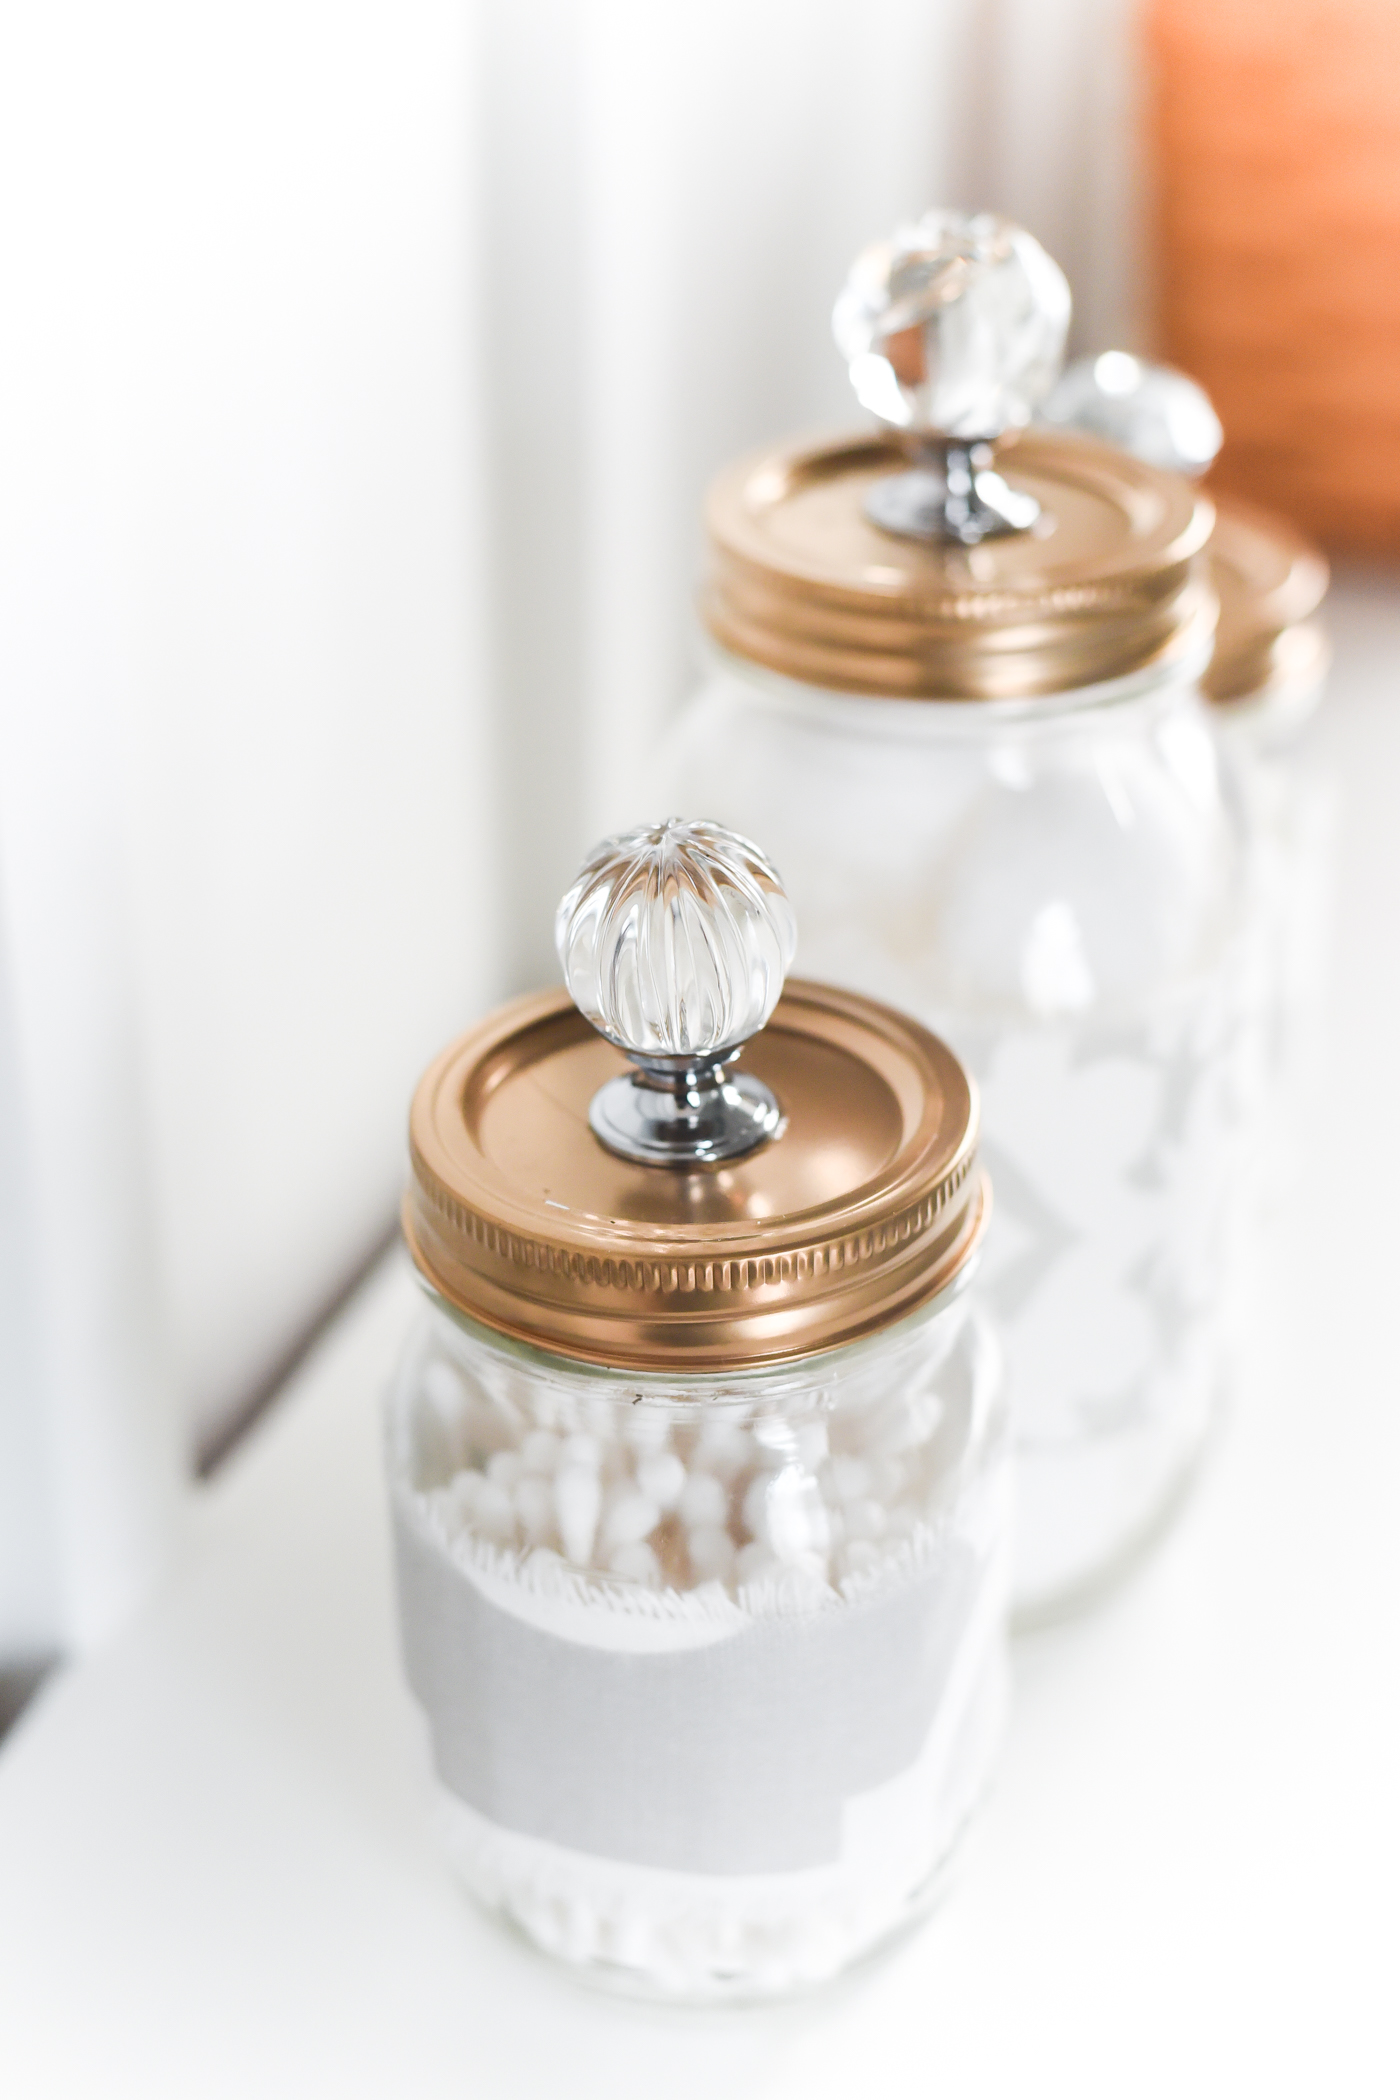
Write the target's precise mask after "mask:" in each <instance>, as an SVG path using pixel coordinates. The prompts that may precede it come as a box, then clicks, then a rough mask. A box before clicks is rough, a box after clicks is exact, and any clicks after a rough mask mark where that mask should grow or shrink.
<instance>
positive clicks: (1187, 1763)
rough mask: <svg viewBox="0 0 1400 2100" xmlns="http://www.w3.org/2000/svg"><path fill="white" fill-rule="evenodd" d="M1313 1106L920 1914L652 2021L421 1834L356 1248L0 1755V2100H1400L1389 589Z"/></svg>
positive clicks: (1359, 666)
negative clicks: (1100, 1589) (492, 1908)
mask: <svg viewBox="0 0 1400 2100" xmlns="http://www.w3.org/2000/svg"><path fill="white" fill-rule="evenodd" d="M1333 628H1334V632H1335V634H1336V637H1337V641H1338V665H1337V671H1336V675H1335V679H1334V685H1333V692H1332V695H1331V698H1330V700H1329V703H1328V706H1327V708H1326V709H1325V711H1324V713H1323V715H1322V717H1321V718H1320V720H1319V722H1318V724H1317V726H1316V729H1315V731H1314V732H1313V737H1312V742H1311V746H1310V748H1311V749H1312V750H1313V752H1314V753H1315V754H1316V757H1317V760H1318V762H1319V763H1328V764H1330V765H1332V766H1333V767H1334V768H1335V770H1336V773H1337V775H1338V777H1339V780H1340V784H1341V788H1342V795H1343V801H1342V822H1341V824H1340V826H1339V854H1338V871H1337V878H1338V879H1337V902H1338V922H1337V936H1336V940H1335V944H1334V980H1333V999H1332V1007H1331V1015H1330V1024H1329V1040H1328V1049H1327V1065H1326V1072H1325V1088H1324V1087H1323V1086H1321V1085H1320V1086H1319V1088H1318V1091H1317V1095H1316V1099H1315V1101H1314V1103H1313V1104H1312V1109H1311V1115H1310V1135H1309V1138H1308V1141H1307V1142H1306V1143H1305V1144H1304V1146H1303V1147H1302V1156H1303V1167H1302V1171H1301V1173H1300V1175H1299V1178H1298V1181H1297V1183H1296V1185H1295V1187H1294V1189H1293V1191H1292V1192H1291V1194H1290V1196H1289V1198H1288V1200H1287V1203H1286V1205H1285V1206H1284V1207H1283V1209H1282V1210H1281V1211H1280V1212H1279V1213H1278V1214H1277V1215H1276V1216H1275V1218H1274V1219H1273V1221H1272V1223H1271V1226H1270V1228H1269V1232H1268V1238H1267V1244H1266V1246H1265V1249H1264V1262H1263V1268H1264V1277H1263V1287H1262V1292H1261V1304H1260V1307H1259V1317H1258V1319H1257V1321H1256V1333H1255V1341H1254V1347H1253V1351H1252V1357H1251V1363H1250V1368H1249V1373H1248V1377H1247V1380H1246V1381H1245V1385H1244V1388H1243V1390H1242V1391H1241V1393H1240V1396H1239V1399H1238V1402H1237V1405H1236V1407H1235V1410H1234V1413H1233V1417H1232V1419H1231V1420H1230V1421H1229V1422H1228V1423H1227V1424H1226V1426H1225V1429H1224V1431H1223V1434H1222V1437H1221V1439H1220V1444H1219V1449H1218V1451H1217V1453H1216V1457H1215V1462H1214V1464H1213V1467H1212V1469H1211V1470H1210V1471H1209V1473H1208V1474H1207V1476H1206V1478H1205V1479H1204V1481H1203V1483H1202V1485H1201V1487H1200V1489H1199V1490H1198V1492H1197V1494H1196V1496H1195V1499H1194V1501H1193V1502H1192V1504H1191V1505H1190V1507H1189V1508H1188V1510H1187V1511H1186V1513H1185V1516H1184V1517H1183V1520H1182V1522H1181V1523H1180V1525H1179V1527H1178V1528H1177V1530H1176V1532H1175V1533H1174V1534H1173V1536H1172V1537H1171V1538H1170V1540H1169V1541H1168V1542H1167V1543H1166V1545H1165V1546H1164V1547H1163V1548H1162V1549H1161V1551H1160V1552H1159V1553H1158V1555H1157V1557H1156V1558H1155V1560H1153V1561H1152V1562H1151V1563H1150V1564H1149V1565H1148V1566H1147V1567H1146V1568H1144V1569H1142V1570H1141V1571H1140V1572H1139V1573H1138V1575H1137V1576H1136V1578H1135V1579H1134V1580H1133V1581H1132V1582H1131V1584H1130V1585H1129V1586H1127V1587H1126V1588H1124V1589H1122V1590H1121V1591H1120V1592H1119V1593H1118V1594H1117V1595H1116V1596H1114V1597H1113V1598H1111V1599H1110V1600H1108V1601H1107V1602H1105V1603H1104V1604H1103V1605H1101V1606H1100V1607H1099V1609H1098V1610H1097V1612H1096V1613H1095V1614H1094V1615H1093V1616H1091V1617H1088V1618H1085V1619H1084V1620H1082V1621H1081V1622H1079V1623H1077V1624H1075V1625H1073V1626H1071V1627H1066V1628H1062V1629H1060V1630H1058V1631H1055V1632H1053V1633H1043V1634H1039V1635H1037V1636H1034V1637H1031V1638H1027V1639H1025V1640H1023V1641H1022V1642H1021V1643H1019V1644H1018V1649H1017V1655H1016V1675H1017V1694H1018V1697H1017V1706H1016V1711H1015V1715H1014V1719H1013V1727H1012V1732H1011V1737H1010V1741H1009V1743H1008V1746H1007V1750H1006V1755H1005V1758H1004V1761H1003V1765H1002V1769H1001V1774H1000V1779H999V1782H998V1785H997V1789H996V1792H995V1795H994V1797H993V1799H992V1801H991V1803H990V1805H989V1807H988V1809H987V1812H986V1814H985V1817H984V1819H983V1823H982V1826H981V1829H980V1833H979V1835H978V1838H977V1840H976V1841H975V1843H974V1844H973V1846H972V1847H971V1849H970V1851H969V1852H968V1854H967V1856H966V1859H965V1861H964V1864H963V1869H962V1873H961V1876H960V1879H959V1882H958V1885H957V1886H956V1887H955V1889H954V1891H953V1893H952V1896H951V1898H950V1900H949V1901H948V1903H947V1904H946V1905H945V1907H944V1908H943V1910H942V1911H941V1912H940V1913H939V1914H938V1915H937V1916H936V1917H935V1918H934V1919H933V1920H932V1921H931V1923H930V1924H929V1925H928V1926H927V1927H926V1928H925V1929H924V1930H923V1931H922V1932H921V1933H919V1934H918V1935H916V1936H915V1937H914V1938H912V1939H911V1940H909V1941H907V1942H906V1943H905V1944H903V1945H902V1946H901V1947H899V1948H898V1949H897V1950H896V1951H895V1952H894V1953H893V1954H891V1955H888V1956H886V1957H885V1958H883V1959H882V1960H880V1961H878V1962H876V1963H874V1964H872V1965H871V1966H870V1967H868V1968H867V1969H866V1970H865V1971H863V1972H862V1973H860V1974H859V1975H858V1976H857V1977H855V1978H853V1979H851V1980H850V1981H848V1982H847V1983H845V1984H843V1985H842V1986H840V1987H839V1988H837V1989H836V1990H834V1991H832V1992H829V1993H827V1994H826V1995H824V1996H821V1997H818V1998H814V1999H810V2000H807V2001H804V2002H799V2003H797V2004H793V2005H789V2006H785V2007H781V2008H778V2009H774V2010H767V2011H760V2012H744V2013H738V2012H726V2013H713V2012H712V2013H703V2014H677V2013H671V2012H665V2011H659V2010H658V2011H652V2010H649V2009H643V2008H639V2007H636V2006H633V2005H631V2004H627V2003H624V2002H621V2001H615V2000H612V1999H609V1998H606V1997H603V1996H600V1995H596V1994H594V1993H592V1992H590V1991H589V1990H587V1989H585V1988H584V1987H582V1986H580V1985H578V1984H576V1983H574V1982H573V1981H571V1980H570V1979H569V1978H568V1977H566V1976H563V1975H560V1974H558V1973H556V1972H555V1971H554V1970H553V1969H552V1968H551V1967H550V1966H549V1965H548V1964H546V1963H545V1962H543V1961H542V1960H540V1959H538V1958H537V1957H535V1956H534V1955H532V1954H531V1953H529V1952H528V1951H527V1950H526V1949H525V1948H523V1947H522V1946H521V1945H519V1944H518V1943H517V1942H516V1941H515V1940H513V1939H512V1938H510V1937H509V1936H507V1935H506V1934H505V1933H504V1932H502V1931H500V1930H498V1929H497V1928H496V1927H495V1926H494V1925H492V1924H490V1923H488V1922H487V1921H486V1920H484V1919H482V1918H481V1917H479V1916H478V1915H477V1914H476V1913H475V1912H474V1911H473V1910H472V1909H471V1908H470V1907H469V1905H468V1904H467V1903H466V1902H465V1900H463V1899H462V1898H460V1897H459V1896H458V1895H457V1894H456V1892H455V1890H454V1888H453V1887H452V1885H451V1884H450V1883H449V1882H448V1880H447V1878H446V1875H445V1872H444V1871H443V1869H442V1867H441V1866H440V1865H439V1862H438V1858H437V1855H436V1852H435V1850H434V1845H433V1839H432V1832H431V1828H430V1824H429V1819H428V1803H427V1784H426V1781H427V1756H426V1748H425V1742H424V1736H423V1731H422V1728H421V1725H420V1722H419V1719H418V1716H417V1713H416V1710H415V1709H414V1707H413V1705H412V1703H411V1701H410V1700H409V1697H408V1695H407V1693H406V1692H405V1690H404V1688H403V1685H402V1683H401V1680H400V1677H399V1672H398V1667H397V1662H396V1657H395V1651H394V1637H393V1626H392V1620H391V1596H390V1583H389V1566H388V1541H387V1527H386V1521H385V1511H384V1506H383V1498H382V1493H381V1487H380V1477H379V1453H378V1424H377V1403H378V1397H379V1393H380V1390H381V1387H382V1383H383V1380H384V1378H385V1376H386V1374H387V1370H388V1366H389V1364H390V1362H391V1360H392V1357H393V1355H394V1352H395V1350H396V1348H397V1345H398V1341H399V1338H400V1335H401V1333H402V1330H403V1327H404V1324H405V1322H406V1319H407V1316H408V1313H409V1309H410V1305H411V1302H412V1297H413V1291H412V1286H411V1283H410V1281H409V1277H408V1274H407V1270H406V1266H405V1264H404V1263H403V1261H402V1260H401V1259H400V1258H398V1257H394V1258H392V1259H391V1260H390V1261H388V1262H387V1263H386V1264H385V1265H384V1266H383V1267H382V1268H381V1270H380V1271H379V1272H378V1273H377V1274H376V1275H375V1276H374V1277H373V1279H372V1280H371V1282H370V1283H369V1284H368V1286H367V1287H366V1288H365V1289H364V1291H363V1292H362V1293H361V1294H360V1296H359V1298H358V1299H357V1301H356V1302H355V1303H354V1304H353V1305H352V1306H351V1307H350V1309H349V1310H348V1311H347V1313H346V1314H345V1315H344V1316H343V1317H342V1318H341V1320H340V1321H339V1323H338V1325H337V1327H336V1328H335V1330H334V1331H333V1332H332V1333H331V1334H330V1335H329V1337H328V1338H327V1339H326V1340H325V1342H324V1343H323V1344H322V1345H321V1346H320V1347H319V1349H318V1350H317V1352H316V1354H315V1356H314V1358H313V1359H312V1361H311V1362H310V1363H309V1364H308V1366H307V1367H306V1368H305V1369H304V1370H303V1372H302V1373H301V1374H300V1375H299V1376H298V1377H297V1378H296V1379H295V1380H294V1381H293V1383H292V1385H291V1387H290V1388H289V1390H288V1391H287V1393H286V1395H285V1397H284V1398H283V1399H282V1401H281V1402H280V1403H279V1405H278V1406H277V1408H276V1409H275V1410H274V1411H273V1412H272V1413H271V1414H270V1415H269V1416H268V1417H267V1418H266V1419H265V1420H264V1421H263V1423H262V1424H261V1426H260V1427H259V1428H258V1430H257V1431H256V1432H255V1434H254V1435H253V1436H252V1437H251V1438H250V1439H249V1441H248V1443H247V1444H246V1445H245V1446H244V1447H243V1448H242V1449H241V1450H240V1451H239V1452H238V1453H237V1454H236V1455H235V1457H234V1458H233V1459H232V1460H231V1461H230V1463H229V1464H228V1466H227V1467H226V1468H225V1470H224V1471H223V1472H222V1474H221V1475H220V1476H219V1478H218V1479H217V1481H216V1482H215V1484H214V1485H213V1486H212V1487H211V1488H209V1489H208V1490H207V1491H205V1492H204V1493H203V1494H202V1495H201V1497H200V1504H199V1507H198V1509H197V1512H196V1516H195V1519H194V1522H193V1524H192V1527H191V1536H190V1538H189V1541H188V1545H187V1550H186V1552H185V1554H184V1557H183V1560H182V1563H181V1565H180V1567H179V1569H178V1570H177V1572H176V1574H175V1576H174V1578H173V1579H172V1580H171V1581H170V1583H169V1585H168V1587H167V1589H166V1590H165V1592H164V1593H163V1594H161V1595H159V1596H158V1597H157V1598H155V1599H154V1600H153V1601H152V1602H151V1603H150V1605H149V1606H148V1607H147V1608H146V1609H145V1611H144V1612H143V1613H142V1615H141V1616H140V1618H139V1619H138V1620H137V1621H136V1622H135V1623H134V1624H132V1625H130V1626H129V1627H128V1629H127V1630H126V1631H125V1633H124V1634H122V1635H121V1636H120V1637H119V1638H118V1639H116V1640H114V1641H113V1642H112V1643H111V1644H110V1645H109V1646H108V1647H107V1648H105V1649H104V1650H103V1651H102V1652H101V1653H99V1654H98V1655H96V1656H94V1657H93V1658H91V1659H90V1660H88V1661H85V1662H84V1663H82V1664H81V1665H79V1666H76V1667H72V1668H69V1669H67V1670H66V1671H64V1672H61V1673H59V1674H58V1675H57V1676H56V1677H55V1678H54V1679H53V1680H52V1681H51V1683H50V1685H49V1686H48V1688H47V1689H46V1690H45V1692H44V1693H43V1694H42V1695H41V1696H40V1698H39V1699H38V1700H37V1701H36V1702H35V1704H34V1705H33V1706H32V1707H31V1709H30V1710H29V1712H28V1713H27V1714H26V1716H25V1718H24V1719H23V1721H22V1722H21V1723H20V1725H19V1726H18V1727H17V1728H16V1729H15V1730H14V1731H13V1733H12V1734H11V1736H10V1737H9V1738H8V1739H7V1740H6V1742H5V1744H4V1746H3V1749H0V2092H3V2093H4V2095H5V2096H6V2100H31V2096H40V2095H43V2096H49V2095H61V2096H64V2100H67V2096H69V2095H82V2096H86V2095H92V2096H94V2100H121V2096H125V2095H127V2094H131V2095H133V2096H134V2095H138V2094H139V2095H141V2096H142V2100H206V2096H210V2100H212V2096H223V2095H227V2096H229V2100H253V2096H257V2100H278V2096H281V2095H284V2094H285V2095H294V2094H295V2095H312V2096H320V2095H323V2094H324V2095H327V2096H335V2100H357V2096H361V2095H363V2096H365V2100H370V2096H374V2100H380V2096H388V2095H403V2096H406V2100H407V2096H411V2100H436V2096H439V2095H441V2096H448V2095H454V2096H455V2095H471V2096H472V2100H593V2096H595V2095H596V2096H597V2100H605V2096H606V2100H632V2096H634V2095H636V2096H638V2100H641V2096H646V2100H652V2096H653V2095H655V2094H657V2093H661V2092H664V2093H665V2094H666V2095H667V2096H668V2100H700V2096H702V2095H704V2096H707V2100H708V2096H711V2095H714V2094H716V2093H719V2094H723V2095H724V2096H725V2100H751V2096H752V2100H757V2096H763V2100H799V2096H800V2100H817V2096H824V2095H832V2096H835V2095H842V2096H849V2095H853V2094H859V2095H861V2096H863V2100H864V2096H872V2095H876V2094H878V2095H881V2096H884V2095H895V2096H898V2095H904V2094H911V2095H913V2094H925V2093H930V2094H932V2093H938V2094H946V2095H948V2096H950V2100H951V2096H956V2100H980V2096H984V2095H986V2096H1006V2100H1013V2096H1014V2100H1028V2096H1031V2095H1035V2096H1050V2100H1055V2096H1059V2095H1065V2096H1066V2100H1100V2096H1102V2100H1155V2096H1157V2095H1161V2096H1164V2100H1186V2096H1190V2100H1203V2096H1215V2095H1221V2096H1227V2095H1228V2096H1230V2100H1239V2096H1253V2095H1256V2094H1258V2095H1268V2096H1269V2100H1279V2096H1280V2095H1289V2094H1295V2093H1296V2094H1300V2095H1309V2096H1319V2095H1326V2096H1329V2100H1330V2096H1334V2095H1346V2096H1347V2100H1357V2096H1359V2095H1366V2094H1372V2093H1377V2094H1379V2093H1394V2092H1396V2091H1397V2089H1400V2017H1398V2016H1397V2007H1396V1990H1397V1986H1396V1957H1397V1953H1400V1925H1397V1909H1400V1515H1398V1513H1400V1368H1397V1353H1398V1352H1397V1349H1396V1345H1395V1342H1394V1339H1393V1326H1392V1322H1393V1318H1394V1312H1393V1308H1394V1307H1395V1305H1396V1302H1397V1298H1398V1297H1400V1290H1398V1289H1397V1280H1396V1269H1397V1255H1398V1254H1400V1227H1397V1218H1400V586H1397V585H1396V584H1395V583H1393V582H1389V581H1385V580H1382V579H1380V578H1374V577H1373V578H1369V579H1368V578H1365V577H1352V578H1349V579H1346V580H1345V581H1344V582H1343V583H1342V584H1341V585H1339V586H1338V589H1337V592H1336V599H1335V608H1334V613H1333Z"/></svg>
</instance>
